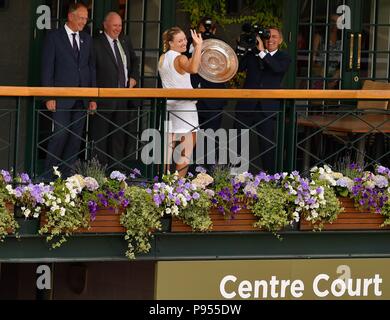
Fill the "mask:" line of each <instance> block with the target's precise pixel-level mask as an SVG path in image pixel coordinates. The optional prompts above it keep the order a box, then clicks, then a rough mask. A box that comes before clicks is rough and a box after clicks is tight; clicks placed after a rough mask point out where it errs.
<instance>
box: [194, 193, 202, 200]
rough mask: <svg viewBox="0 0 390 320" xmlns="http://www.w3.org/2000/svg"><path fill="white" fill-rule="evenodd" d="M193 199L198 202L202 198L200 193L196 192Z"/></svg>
mask: <svg viewBox="0 0 390 320" xmlns="http://www.w3.org/2000/svg"><path fill="white" fill-rule="evenodd" d="M192 198H194V199H195V200H198V199H199V198H200V195H199V193H197V192H194V194H193V195H192Z"/></svg>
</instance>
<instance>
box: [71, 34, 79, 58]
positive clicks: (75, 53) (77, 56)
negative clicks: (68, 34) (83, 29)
mask: <svg viewBox="0 0 390 320" xmlns="http://www.w3.org/2000/svg"><path fill="white" fill-rule="evenodd" d="M76 35H77V33H72V36H73V41H72V47H73V54H74V56H75V58H76V60H77V61H79V54H80V51H79V47H78V46H77V41H76Z"/></svg>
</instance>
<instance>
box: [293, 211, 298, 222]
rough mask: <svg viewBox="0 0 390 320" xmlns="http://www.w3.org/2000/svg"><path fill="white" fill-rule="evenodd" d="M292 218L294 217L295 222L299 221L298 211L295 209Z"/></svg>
mask: <svg viewBox="0 0 390 320" xmlns="http://www.w3.org/2000/svg"><path fill="white" fill-rule="evenodd" d="M293 219H294V221H295V222H298V221H299V213H298V212H297V211H295V212H294V213H293Z"/></svg>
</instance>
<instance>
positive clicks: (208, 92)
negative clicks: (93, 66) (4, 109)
mask: <svg viewBox="0 0 390 320" xmlns="http://www.w3.org/2000/svg"><path fill="white" fill-rule="evenodd" d="M0 97H82V98H84V97H91V98H131V99H136V98H168V99H174V98H177V99H200V98H219V99H305V100H307V99H333V100H338V99H371V100H372V99H374V100H381V99H386V100H387V99H390V90H301V89H279V90H268V89H267V90H266V89H264V90H261V89H258V90H255V89H226V90H221V89H154V88H142V89H138V88H137V89H116V88H73V87H69V88H67V87H16V86H5V87H2V86H0Z"/></svg>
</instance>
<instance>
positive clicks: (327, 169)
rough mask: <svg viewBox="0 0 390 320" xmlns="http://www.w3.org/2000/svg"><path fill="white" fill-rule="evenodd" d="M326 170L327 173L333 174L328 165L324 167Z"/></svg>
mask: <svg viewBox="0 0 390 320" xmlns="http://www.w3.org/2000/svg"><path fill="white" fill-rule="evenodd" d="M324 169H325V171H326V172H327V173H331V172H332V169H331V168H330V167H329V166H328V165H326V164H325V165H324Z"/></svg>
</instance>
